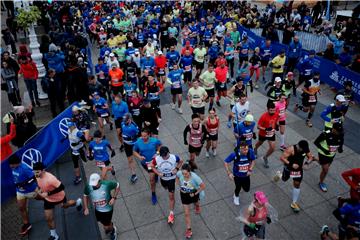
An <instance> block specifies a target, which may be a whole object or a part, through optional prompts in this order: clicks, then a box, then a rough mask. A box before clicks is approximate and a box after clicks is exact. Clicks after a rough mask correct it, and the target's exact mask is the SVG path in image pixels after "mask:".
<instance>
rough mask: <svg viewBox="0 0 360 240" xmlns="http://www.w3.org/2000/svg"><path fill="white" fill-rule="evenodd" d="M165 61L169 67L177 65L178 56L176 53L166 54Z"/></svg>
mask: <svg viewBox="0 0 360 240" xmlns="http://www.w3.org/2000/svg"><path fill="white" fill-rule="evenodd" d="M166 59H167V60H168V62H169V64H168V65H169V67H172V65H174V64H177V63H178V61H179V59H180V54H179V52H178V51H174V52H172V51H169V52H167V53H166Z"/></svg>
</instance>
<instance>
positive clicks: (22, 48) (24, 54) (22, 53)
mask: <svg viewBox="0 0 360 240" xmlns="http://www.w3.org/2000/svg"><path fill="white" fill-rule="evenodd" d="M21 57H26V58H31V53H29V51H28V49H27V46H26V45H25V44H23V45H20V46H19V53H18V59H20V58H21Z"/></svg>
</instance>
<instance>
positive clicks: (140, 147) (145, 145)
mask: <svg viewBox="0 0 360 240" xmlns="http://www.w3.org/2000/svg"><path fill="white" fill-rule="evenodd" d="M160 146H161V142H160V140H159V139H157V138H154V137H150V130H149V129H147V128H144V129H143V130H142V131H141V137H140V138H138V140H137V141H136V142H135V143H134V148H133V154H134V156H135V157H136V158H137V159H140V160H141V166H142V167H143V168H144V169H145V171H147V172H148V173H149V176H150V189H151V201H152V204H153V205H155V204H156V203H157V197H156V192H155V189H156V182H155V173H154V171H153V170H152V167H151V160H152V159H153V157H154V156H155V154H156V152H157V151H158V150H159V148H160Z"/></svg>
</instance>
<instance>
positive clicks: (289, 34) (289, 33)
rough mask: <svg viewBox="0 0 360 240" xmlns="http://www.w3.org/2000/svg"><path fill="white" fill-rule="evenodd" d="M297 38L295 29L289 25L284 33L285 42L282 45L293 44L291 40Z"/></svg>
mask: <svg viewBox="0 0 360 240" xmlns="http://www.w3.org/2000/svg"><path fill="white" fill-rule="evenodd" d="M294 36H295V33H294V27H293V26H291V25H287V26H286V27H285V29H284V32H283V40H282V43H283V44H285V45H288V44H289V43H290V42H291V39H292V38H293V37H294Z"/></svg>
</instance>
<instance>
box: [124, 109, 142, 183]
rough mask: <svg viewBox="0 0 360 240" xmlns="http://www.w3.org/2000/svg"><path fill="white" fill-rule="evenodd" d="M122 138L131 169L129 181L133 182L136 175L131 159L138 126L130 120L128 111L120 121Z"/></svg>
mask: <svg viewBox="0 0 360 240" xmlns="http://www.w3.org/2000/svg"><path fill="white" fill-rule="evenodd" d="M121 129H122V139H123V140H124V148H125V154H126V157H127V160H128V165H129V168H130V171H131V177H130V181H131V182H132V183H135V182H136V180H137V179H138V177H137V176H136V172H135V166H136V165H135V162H134V160H133V147H134V144H135V142H136V139H137V137H138V135H139V132H140V130H139V127H138V126H137V125H136V123H135V122H133V120H132V116H131V114H130V113H126V114H125V115H124V117H123V121H122V122H121Z"/></svg>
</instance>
